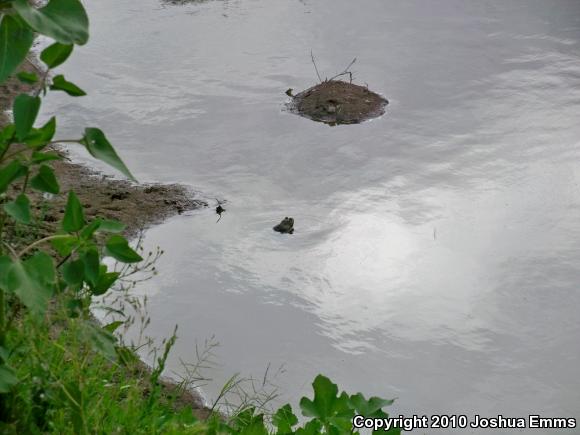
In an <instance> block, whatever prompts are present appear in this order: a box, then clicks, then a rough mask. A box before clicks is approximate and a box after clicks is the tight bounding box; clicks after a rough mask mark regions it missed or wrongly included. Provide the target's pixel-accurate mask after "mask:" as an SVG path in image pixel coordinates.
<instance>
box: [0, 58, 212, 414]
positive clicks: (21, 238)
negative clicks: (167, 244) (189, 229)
mask: <svg viewBox="0 0 580 435" xmlns="http://www.w3.org/2000/svg"><path fill="white" fill-rule="evenodd" d="M20 70H21V71H27V72H37V73H38V72H39V71H38V67H37V66H36V65H35V64H34V62H32V61H26V62H25V63H24V64H23V65H22V66H21V68H20ZM40 73H42V71H40ZM33 91H34V88H33V86H31V85H29V84H25V83H22V82H21V81H20V80H18V79H16V78H11V79H9V80H8V81H7V82H5V83H4V84H2V85H0V129H1V128H3V127H4V126H5V125H6V124H7V123H9V122H10V112H9V111H10V109H11V107H12V103H13V100H14V98H15V97H16V96H17V95H19V94H20V93H30V92H33ZM55 151H56V152H58V153H59V154H61V156H62V157H63V160H61V161H55V162H53V163H52V167H53V169H54V171H55V174H56V176H57V179H58V181H59V185H60V193H59V194H58V195H52V196H50V197H47V196H45V195H43V194H41V193H39V192H36V191H34V190H30V189H29V190H28V191H27V194H28V196H29V197H30V199H31V203H32V204H34V207H36V213H35V215H37V216H38V220H37V221H36V222H34V223H33V225H32V226H31V230H30V231H25V232H24V233H23V232H22V229H20V231H12V230H13V229H11V228H10V227H7V228H5V230H6V236H7V239H8V240H10V242H11V243H14V244H15V245H18V243H30V242H31V241H32V240H33V239H39V238H42V237H44V236H46V235H49V234H54V233H55V232H56V231H58V229H59V226H60V222H61V221H62V217H63V215H64V210H65V206H66V198H67V193H68V192H69V191H70V190H74V192H75V193H76V195H77V196H78V197H79V199H80V201H81V203H82V204H83V208H84V212H85V215H86V217H87V218H88V219H91V218H93V217H96V216H100V217H105V218H109V219H116V220H119V221H121V222H123V223H124V224H125V225H126V230H125V235H126V236H128V237H133V236H135V235H137V234H138V232H139V231H140V230H143V229H145V228H147V227H149V226H151V225H153V224H156V223H160V222H161V221H163V220H164V219H166V218H168V217H170V216H173V215H176V214H181V213H183V212H185V211H188V210H194V209H197V208H201V207H206V206H207V203H206V202H205V201H202V200H200V199H197V198H195V193H194V192H193V191H192V190H191V189H189V188H187V187H186V186H183V185H179V184H155V183H153V184H136V183H132V182H129V181H126V180H120V179H116V178H113V177H111V176H108V175H103V174H101V173H99V172H97V171H95V170H94V169H91V168H89V167H87V166H84V165H82V164H78V163H74V162H72V161H71V160H70V158H69V157H68V155H67V153H66V150H64V149H60V148H56V149H55ZM7 193H8V196H9V197H10V196H15V195H14V194H15V193H17V192H15V191H12V192H10V191H9V192H7ZM32 227H34V229H33V230H32ZM150 371H151V369H150V367H149V366H147V365H146V364H145V363H143V362H140V361H139V362H138V363H136V364H135V366H134V368H133V369H132V370H131V371H129V372H128V376H132V377H134V378H137V379H139V380H143V381H144V382H145V380H146V379H148V378H149V374H150ZM159 383H160V384H161V385H162V387H163V394H165V395H167V396H173V397H175V398H176V399H175V402H174V403H175V406H176V408H183V407H185V406H189V407H191V408H192V409H193V411H194V413H195V414H196V415H197V416H198V418H202V419H204V418H207V417H208V415H209V414H210V413H211V411H210V410H209V409H208V408H207V407H205V405H204V400H203V398H202V397H201V395H199V394H198V393H197V392H195V391H188V390H184V389H183V388H182V387H181V386H180V385H179V384H178V383H176V382H174V381H173V380H171V379H169V378H162V379H160V380H159Z"/></svg>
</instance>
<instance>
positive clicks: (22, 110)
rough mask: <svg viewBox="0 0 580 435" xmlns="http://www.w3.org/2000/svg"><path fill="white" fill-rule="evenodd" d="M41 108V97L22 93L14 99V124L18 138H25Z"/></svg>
mask: <svg viewBox="0 0 580 435" xmlns="http://www.w3.org/2000/svg"><path fill="white" fill-rule="evenodd" d="M39 110H40V97H32V96H30V95H26V94H20V95H18V96H17V97H16V99H15V100H14V125H15V126H16V138H17V139H19V140H24V138H26V136H27V135H28V133H30V130H31V129H32V126H33V125H34V121H36V116H37V115H38V111H39Z"/></svg>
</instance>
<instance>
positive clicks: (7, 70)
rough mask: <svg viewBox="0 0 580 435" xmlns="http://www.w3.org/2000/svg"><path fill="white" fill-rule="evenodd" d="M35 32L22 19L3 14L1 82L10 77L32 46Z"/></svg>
mask: <svg viewBox="0 0 580 435" xmlns="http://www.w3.org/2000/svg"><path fill="white" fill-rule="evenodd" d="M33 40H34V32H33V31H32V29H30V28H29V27H28V26H27V25H26V24H25V23H24V22H23V21H22V20H20V19H19V18H16V17H13V16H11V15H6V14H3V15H2V22H0V83H3V82H4V81H5V80H6V79H7V78H8V77H10V76H11V75H12V74H13V73H14V71H16V68H18V66H19V65H20V64H21V63H22V61H23V60H24V59H25V58H26V55H27V54H28V51H29V50H30V48H31V47H32V42H33Z"/></svg>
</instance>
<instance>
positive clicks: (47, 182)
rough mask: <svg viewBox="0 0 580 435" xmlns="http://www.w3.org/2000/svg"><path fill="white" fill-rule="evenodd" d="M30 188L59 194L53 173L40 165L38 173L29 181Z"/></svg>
mask: <svg viewBox="0 0 580 435" xmlns="http://www.w3.org/2000/svg"><path fill="white" fill-rule="evenodd" d="M30 186H31V187H32V188H33V189H36V190H39V191H41V192H48V193H52V194H55V195H56V194H57V193H59V192H60V186H59V185H58V181H57V180H56V177H55V176H54V171H53V169H52V168H51V167H50V166H47V165H42V166H41V167H40V168H39V169H38V173H37V174H36V175H35V176H34V177H32V179H31V180H30Z"/></svg>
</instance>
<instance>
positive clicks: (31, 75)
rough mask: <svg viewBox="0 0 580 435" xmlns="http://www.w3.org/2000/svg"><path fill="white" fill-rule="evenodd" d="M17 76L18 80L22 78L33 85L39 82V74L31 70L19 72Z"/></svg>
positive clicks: (23, 81)
mask: <svg viewBox="0 0 580 435" xmlns="http://www.w3.org/2000/svg"><path fill="white" fill-rule="evenodd" d="M16 77H18V80H20V81H21V82H22V83H26V84H29V85H33V84H35V83H36V82H38V76H37V75H36V74H34V73H31V72H26V71H22V72H19V73H18V74H16Z"/></svg>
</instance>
